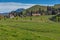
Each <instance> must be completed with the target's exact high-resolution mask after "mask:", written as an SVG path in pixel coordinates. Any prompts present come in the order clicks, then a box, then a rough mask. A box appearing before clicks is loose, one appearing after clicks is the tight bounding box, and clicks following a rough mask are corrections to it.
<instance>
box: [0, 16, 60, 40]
mask: <svg viewBox="0 0 60 40" xmlns="http://www.w3.org/2000/svg"><path fill="white" fill-rule="evenodd" d="M50 17H51V16H37V17H32V20H30V17H25V18H19V17H16V18H14V19H5V20H3V19H2V20H0V40H60V23H57V22H52V21H50V20H49V18H50Z"/></svg>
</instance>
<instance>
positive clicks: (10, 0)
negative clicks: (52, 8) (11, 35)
mask: <svg viewBox="0 0 60 40" xmlns="http://www.w3.org/2000/svg"><path fill="white" fill-rule="evenodd" d="M36 4H39V5H45V6H47V5H54V4H60V0H0V13H4V12H10V11H12V10H16V9H18V8H25V9H26V8H29V7H31V6H33V5H36Z"/></svg>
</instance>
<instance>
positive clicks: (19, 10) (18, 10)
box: [0, 8, 25, 16]
mask: <svg viewBox="0 0 60 40" xmlns="http://www.w3.org/2000/svg"><path fill="white" fill-rule="evenodd" d="M23 10H25V9H24V8H19V9H17V10H15V11H11V12H16V13H18V12H21V11H23ZM11 12H9V13H11ZM9 13H0V15H3V16H5V15H8V14H9Z"/></svg>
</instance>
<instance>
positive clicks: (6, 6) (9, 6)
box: [0, 2, 35, 13]
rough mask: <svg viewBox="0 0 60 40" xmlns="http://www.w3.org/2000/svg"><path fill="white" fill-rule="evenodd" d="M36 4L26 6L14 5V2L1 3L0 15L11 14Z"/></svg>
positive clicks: (22, 4)
mask: <svg viewBox="0 0 60 40" xmlns="http://www.w3.org/2000/svg"><path fill="white" fill-rule="evenodd" d="M33 5H35V4H24V3H14V2H4V3H0V13H4V12H10V11H13V10H16V9H18V8H25V9H27V8H29V7H31V6H33Z"/></svg>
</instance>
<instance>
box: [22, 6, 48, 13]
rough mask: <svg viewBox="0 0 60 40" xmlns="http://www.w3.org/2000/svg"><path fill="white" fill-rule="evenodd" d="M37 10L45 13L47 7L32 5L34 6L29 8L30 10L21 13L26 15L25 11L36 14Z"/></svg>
mask: <svg viewBox="0 0 60 40" xmlns="http://www.w3.org/2000/svg"><path fill="white" fill-rule="evenodd" d="M39 9H41V10H44V11H46V10H47V6H40V5H34V6H32V7H30V8H28V9H26V10H24V11H23V13H26V11H29V12H31V11H33V12H36V11H39Z"/></svg>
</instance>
